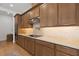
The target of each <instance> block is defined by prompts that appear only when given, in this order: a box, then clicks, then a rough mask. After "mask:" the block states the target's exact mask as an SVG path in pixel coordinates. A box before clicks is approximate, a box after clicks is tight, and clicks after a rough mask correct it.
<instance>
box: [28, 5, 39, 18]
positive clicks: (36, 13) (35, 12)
mask: <svg viewBox="0 0 79 59" xmlns="http://www.w3.org/2000/svg"><path fill="white" fill-rule="evenodd" d="M39 8H40V7H39V6H38V7H36V8H34V9H32V10H31V11H30V12H29V14H30V18H33V17H37V16H39Z"/></svg>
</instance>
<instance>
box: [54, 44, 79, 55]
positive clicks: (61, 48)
mask: <svg viewBox="0 0 79 59" xmlns="http://www.w3.org/2000/svg"><path fill="white" fill-rule="evenodd" d="M57 50H59V51H62V52H64V53H67V54H69V55H78V53H77V52H78V50H76V49H73V48H70V47H66V46H62V45H56V51H57Z"/></svg>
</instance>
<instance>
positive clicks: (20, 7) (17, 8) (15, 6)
mask: <svg viewBox="0 0 79 59" xmlns="http://www.w3.org/2000/svg"><path fill="white" fill-rule="evenodd" d="M11 5H12V7H11ZM0 7H1V8H2V9H0V14H5V13H4V11H3V9H5V11H6V10H7V12H10V11H12V12H14V13H20V14H22V13H23V12H25V11H27V10H28V9H29V8H31V7H32V5H31V3H0ZM2 11H3V12H2Z"/></svg>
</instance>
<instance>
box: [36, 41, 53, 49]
mask: <svg viewBox="0 0 79 59" xmlns="http://www.w3.org/2000/svg"><path fill="white" fill-rule="evenodd" d="M35 41H36V43H39V44H42V45H44V46H47V47H49V48H54V44H52V43H49V42H46V41H41V40H35Z"/></svg>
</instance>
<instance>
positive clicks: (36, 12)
mask: <svg viewBox="0 0 79 59" xmlns="http://www.w3.org/2000/svg"><path fill="white" fill-rule="evenodd" d="M39 9H40V7H39V6H38V7H36V8H35V9H34V10H35V17H37V16H39V12H40V11H39Z"/></svg>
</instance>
